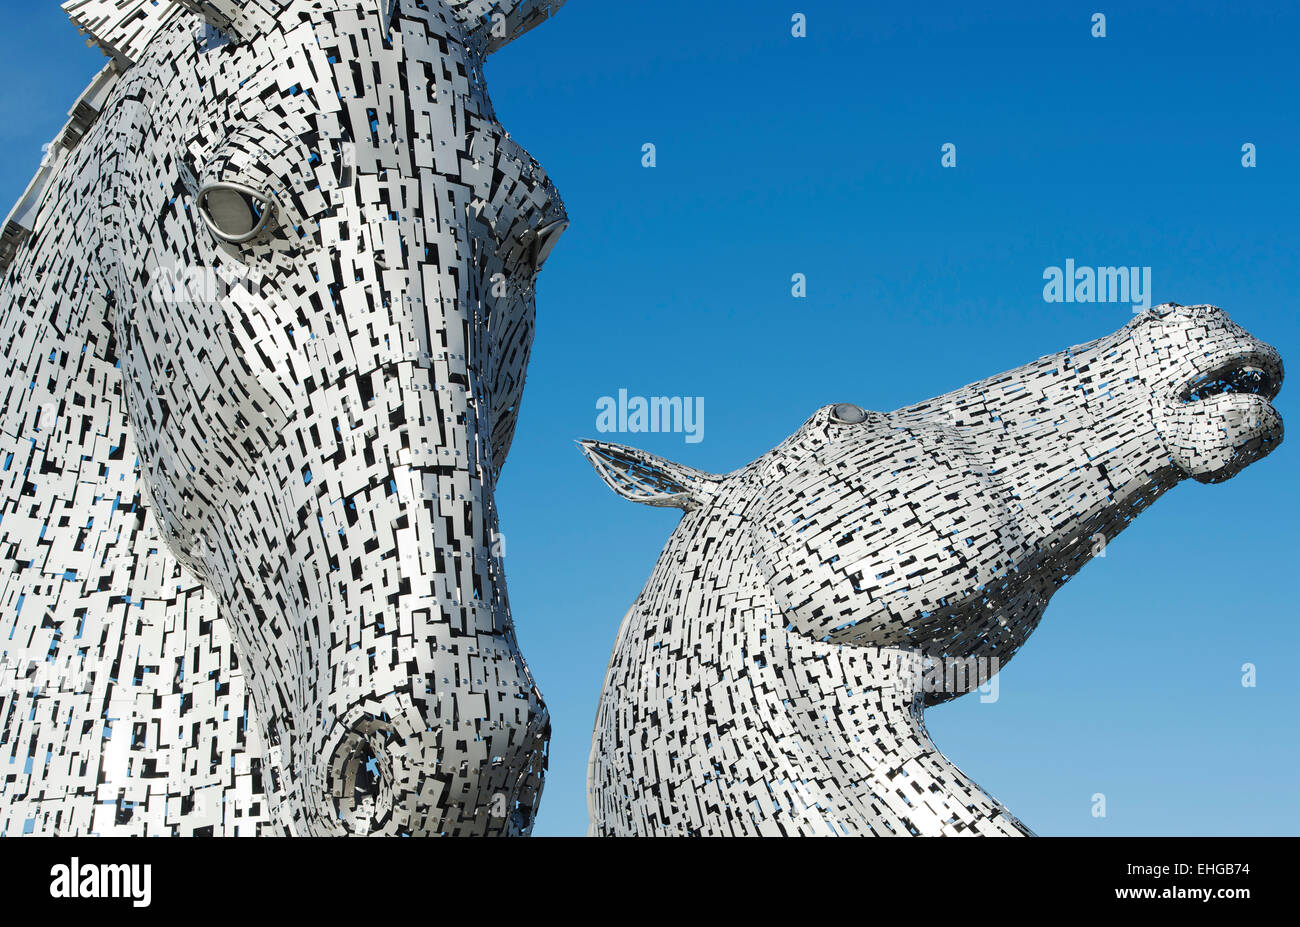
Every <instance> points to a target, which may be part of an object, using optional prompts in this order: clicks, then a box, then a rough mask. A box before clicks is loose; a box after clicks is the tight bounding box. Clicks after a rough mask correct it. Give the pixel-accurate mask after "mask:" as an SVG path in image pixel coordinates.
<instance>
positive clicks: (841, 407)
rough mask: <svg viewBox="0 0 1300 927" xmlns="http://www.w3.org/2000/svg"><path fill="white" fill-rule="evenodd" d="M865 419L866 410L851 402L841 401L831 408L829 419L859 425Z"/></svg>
mask: <svg viewBox="0 0 1300 927" xmlns="http://www.w3.org/2000/svg"><path fill="white" fill-rule="evenodd" d="M866 420H867V413H866V410H865V409H863V408H862V407H861V406H855V405H854V404H853V403H851V402H841V403H839V404H837V405H836V406H835V408H833V409H831V421H833V422H837V423H839V424H841V425H861V424H862V423H863V422H865V421H866Z"/></svg>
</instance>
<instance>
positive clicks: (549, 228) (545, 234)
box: [531, 219, 569, 270]
mask: <svg viewBox="0 0 1300 927" xmlns="http://www.w3.org/2000/svg"><path fill="white" fill-rule="evenodd" d="M568 227H569V223H568V221H567V220H565V219H557V220H556V221H554V222H551V223H550V224H548V225H544V226H542V227H541V228H540V229H538V230H537V231H536V232H534V233H533V242H532V255H531V260H532V264H533V269H534V270H540V269H541V267H542V265H543V264H545V263H546V259H547V258H548V257H550V256H551V252H552V251H554V250H555V245H556V244H557V243H558V242H559V240H560V236H561V235H562V234H564V230H565V229H567V228H568Z"/></svg>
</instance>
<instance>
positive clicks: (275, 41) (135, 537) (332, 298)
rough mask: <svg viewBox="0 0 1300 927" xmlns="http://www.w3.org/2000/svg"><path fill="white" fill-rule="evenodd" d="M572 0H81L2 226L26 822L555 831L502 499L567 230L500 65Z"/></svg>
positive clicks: (17, 726)
mask: <svg viewBox="0 0 1300 927" xmlns="http://www.w3.org/2000/svg"><path fill="white" fill-rule="evenodd" d="M562 3H563V0H496V2H491V0H400V2H398V0H361V2H357V0H249V2H239V0H163V2H156V3H155V2H152V0H72V2H70V3H67V4H66V5H65V9H67V10H68V12H69V13H70V15H71V17H72V19H73V21H74V22H75V23H76V24H77V25H78V26H80V27H81V28H82V30H83V31H85V32H86V33H88V34H89V36H90V41H91V42H93V43H94V44H97V45H98V46H99V47H100V48H101V49H102V50H103V51H104V52H105V53H106V54H107V55H108V56H109V58H110V59H111V60H110V62H109V64H108V66H107V67H106V68H105V69H104V70H103V72H102V73H101V74H100V75H99V76H98V77H97V78H96V79H95V81H94V82H93V83H92V84H91V86H90V87H89V88H88V89H87V90H86V92H85V94H83V95H82V97H81V98H80V99H79V100H78V101H77V103H76V105H75V106H74V108H73V110H72V112H71V120H70V121H69V123H68V125H67V128H66V129H65V130H64V131H63V132H62V133H61V134H60V135H59V137H58V138H57V139H56V140H55V142H54V143H53V145H52V147H51V150H50V153H49V156H48V157H47V158H46V160H45V162H44V164H43V165H42V168H41V171H40V173H39V175H38V176H37V177H36V179H35V180H34V181H33V182H32V185H31V187H30V188H29V189H28V191H27V193H26V195H25V196H24V197H23V199H22V201H21V202H20V203H19V205H18V207H17V208H16V209H15V210H14V211H13V212H12V213H11V214H10V216H9V218H8V219H7V220H6V223H5V225H4V228H3V237H2V238H0V267H2V268H3V280H2V282H0V326H2V330H3V347H4V376H3V380H2V381H0V388H3V390H4V400H3V401H4V406H3V407H4V417H3V438H2V439H0V441H2V444H3V446H0V461H2V462H3V469H2V470H0V473H3V480H4V497H3V509H2V510H0V545H2V546H0V555H2V557H3V560H2V562H0V609H2V610H3V612H2V615H3V617H2V618H0V770H3V780H0V834H9V835H14V834H22V833H35V834H52V833H61V834H101V835H129V834H173V835H189V834H218V835H220V834H229V835H236V834H312V835H331V834H524V833H527V832H529V830H530V829H531V827H532V823H533V818H534V815H535V813H536V809H537V804H538V800H539V796H540V793H541V788H542V780H543V775H544V770H545V766H546V748H547V742H548V738H549V721H548V716H547V712H546V708H545V706H544V704H543V702H542V698H541V695H540V694H539V692H538V690H537V687H536V686H535V685H534V682H533V679H532V677H531V675H530V674H529V671H528V667H527V665H526V664H525V661H524V658H523V655H522V654H521V653H520V650H519V647H518V645H517V643H516V640H515V634H514V630H513V624H512V621H511V615H510V609H509V605H508V602H507V597H506V588H505V577H504V573H503V570H502V560H501V551H500V545H499V543H497V540H496V529H497V513H496V508H495V504H494V501H493V494H494V488H495V486H496V482H497V478H498V474H499V473H500V470H501V466H502V464H503V463H504V461H505V459H506V453H507V451H508V450H509V447H510V441H511V436H512V434H513V431H514V427H515V420H516V416H517V415H518V413H519V404H520V399H521V395H522V390H523V384H524V373H525V368H526V366H527V363H528V358H529V350H530V347H531V344H532V339H533V321H534V281H535V276H536V273H537V270H538V269H539V268H540V266H541V264H542V262H543V261H544V260H545V258H546V256H547V254H548V253H549V252H550V250H551V248H552V247H553V246H554V244H555V240H556V238H557V236H558V235H559V233H560V232H561V231H562V230H563V229H564V227H565V226H566V224H567V222H566V219H565V214H564V208H563V205H562V203H561V200H560V198H559V196H558V194H557V193H556V191H555V189H554V188H553V186H552V185H551V183H550V182H549V181H548V180H547V177H546V174H545V173H544V172H543V171H542V170H541V168H540V167H539V166H538V165H537V163H536V162H535V161H534V160H533V159H532V158H531V157H530V156H529V155H528V154H527V153H526V152H525V151H524V150H523V149H522V148H520V147H519V146H518V145H517V144H516V143H515V142H514V141H512V140H511V139H510V137H509V135H508V134H507V133H506V132H505V131H504V130H503V129H502V127H501V126H500V125H499V124H498V122H497V120H496V117H495V115H494V113H493V110H492V105H491V102H490V100H489V98H488V95H487V91H486V88H485V85H484V81H483V73H482V68H483V62H484V60H485V58H486V56H487V55H488V54H489V53H491V52H493V51H495V50H496V49H498V48H500V47H502V46H503V45H505V44H506V43H507V42H510V41H512V40H513V39H515V38H516V37H518V36H519V35H521V34H522V33H524V32H526V31H528V30H529V29H531V28H532V27H533V26H535V25H537V24H538V23H540V22H542V21H543V20H545V19H546V18H547V17H548V16H549V15H550V14H551V13H552V12H554V11H555V10H556V9H558V8H559V7H560V6H561V5H562Z"/></svg>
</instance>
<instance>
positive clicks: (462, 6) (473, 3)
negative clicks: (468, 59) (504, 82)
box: [451, 0, 565, 55]
mask: <svg viewBox="0 0 1300 927" xmlns="http://www.w3.org/2000/svg"><path fill="white" fill-rule="evenodd" d="M564 4H565V0H451V7H452V9H453V10H455V11H456V15H457V16H459V17H460V20H461V22H462V23H464V24H465V31H466V32H468V33H469V34H470V35H471V36H473V35H481V36H485V37H486V51H487V54H489V55H490V54H492V52H494V51H496V50H497V49H499V48H503V47H505V46H506V45H509V44H510V43H511V42H513V41H514V40H515V39H517V38H519V37H520V36H521V35H523V34H524V33H525V32H527V31H529V30H530V29H533V28H535V27H536V26H539V25H541V24H542V23H543V22H545V21H546V20H548V19H550V18H551V17H552V16H553V15H555V12H556V11H557V10H559V8H560V7H562V6H564Z"/></svg>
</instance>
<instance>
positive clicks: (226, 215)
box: [198, 182, 275, 244]
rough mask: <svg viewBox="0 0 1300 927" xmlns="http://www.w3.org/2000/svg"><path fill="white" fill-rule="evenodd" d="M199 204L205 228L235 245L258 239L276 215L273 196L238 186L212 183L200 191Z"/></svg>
mask: <svg viewBox="0 0 1300 927" xmlns="http://www.w3.org/2000/svg"><path fill="white" fill-rule="evenodd" d="M198 201H199V215H200V216H202V217H203V224H204V225H206V226H207V227H208V230H209V231H211V232H212V234H213V235H216V236H217V237H218V238H220V239H221V240H223V241H228V242H230V243H231V244H239V243H240V242H245V241H248V240H249V239H251V238H254V237H256V236H257V235H258V234H259V233H261V232H262V230H263V229H265V228H266V227H267V225H268V224H269V223H270V221H271V217H272V215H273V214H274V213H275V203H274V202H273V201H272V200H271V198H270V197H269V196H267V195H266V194H265V193H262V192H261V191H260V190H255V189H253V188H252V187H246V186H244V185H243V184H238V183H229V182H221V183H210V184H208V185H207V186H205V187H204V188H203V189H202V190H200V191H199V196H198Z"/></svg>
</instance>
